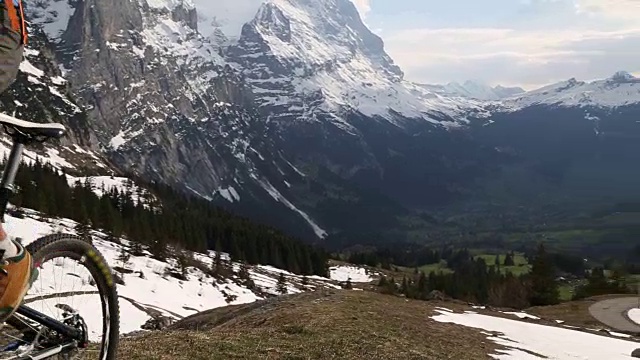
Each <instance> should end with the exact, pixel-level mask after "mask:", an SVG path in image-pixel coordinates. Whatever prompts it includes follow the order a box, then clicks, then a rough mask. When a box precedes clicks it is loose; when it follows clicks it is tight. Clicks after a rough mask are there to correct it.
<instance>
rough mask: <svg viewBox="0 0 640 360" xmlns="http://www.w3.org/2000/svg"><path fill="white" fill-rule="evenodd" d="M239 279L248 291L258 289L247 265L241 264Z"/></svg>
mask: <svg viewBox="0 0 640 360" xmlns="http://www.w3.org/2000/svg"><path fill="white" fill-rule="evenodd" d="M238 277H239V278H240V280H242V285H244V286H245V287H246V288H247V289H249V290H253V289H255V287H256V284H255V283H254V282H253V280H252V279H251V274H250V273H249V268H248V267H247V264H246V263H242V264H240V269H239V270H238Z"/></svg>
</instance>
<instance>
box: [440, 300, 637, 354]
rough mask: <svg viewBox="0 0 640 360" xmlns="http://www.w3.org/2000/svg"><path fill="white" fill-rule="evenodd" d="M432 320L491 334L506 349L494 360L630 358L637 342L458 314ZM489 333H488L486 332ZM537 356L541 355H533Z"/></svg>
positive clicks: (441, 313) (494, 340)
mask: <svg viewBox="0 0 640 360" xmlns="http://www.w3.org/2000/svg"><path fill="white" fill-rule="evenodd" d="M438 312H439V315H436V316H433V317H432V319H433V320H435V321H437V322H442V323H454V324H458V325H463V326H467V327H471V328H476V329H482V330H485V331H488V332H490V333H492V334H494V333H499V334H500V335H488V336H487V338H488V339H489V340H491V341H493V342H495V343H497V344H498V345H501V346H503V347H505V348H506V349H507V350H497V352H498V353H497V354H488V355H489V356H491V357H492V358H494V359H505V360H507V359H544V358H548V359H555V360H574V359H585V360H586V359H593V360H600V359H607V360H622V359H631V356H630V354H631V352H632V351H633V350H635V349H636V348H638V347H639V346H638V343H637V342H634V341H626V340H621V339H614V338H611V337H606V336H600V335H595V334H590V333H586V332H582V331H575V330H569V329H564V328H560V327H553V326H545V325H539V324H532V323H527V322H522V321H518V320H509V319H504V318H499V317H493V316H488V315H480V314H469V313H464V314H457V313H451V312H446V311H438ZM485 334H486V333H485ZM534 354H538V355H534Z"/></svg>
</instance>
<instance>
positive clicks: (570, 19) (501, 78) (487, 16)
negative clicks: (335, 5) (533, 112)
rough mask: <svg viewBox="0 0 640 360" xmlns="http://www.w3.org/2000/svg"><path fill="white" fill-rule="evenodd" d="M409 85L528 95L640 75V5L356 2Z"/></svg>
mask: <svg viewBox="0 0 640 360" xmlns="http://www.w3.org/2000/svg"><path fill="white" fill-rule="evenodd" d="M352 1H353V2H354V3H355V4H356V6H357V7H358V9H359V10H360V13H361V15H362V17H363V18H364V19H365V22H366V24H367V25H368V26H369V27H370V28H371V29H372V30H373V31H374V32H376V33H377V34H378V35H380V36H381V37H382V38H383V40H384V41H385V45H386V46H385V47H386V49H387V52H388V53H389V54H390V55H391V57H392V58H393V59H394V60H395V61H396V63H398V64H399V65H400V67H401V68H402V69H403V70H404V71H405V73H406V78H407V79H409V80H413V81H420V82H428V83H445V82H449V81H464V80H468V79H474V80H479V81H484V82H487V83H490V84H503V85H521V86H524V87H526V88H534V87H536V86H540V85H544V84H548V83H550V82H554V81H560V80H565V79H568V78H571V77H576V78H578V79H581V80H590V79H596V78H604V77H607V76H610V75H611V74H613V73H614V72H616V71H618V70H626V71H630V72H632V73H634V74H637V75H640V0H352Z"/></svg>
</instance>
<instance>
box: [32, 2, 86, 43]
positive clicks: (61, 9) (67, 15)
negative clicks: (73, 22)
mask: <svg viewBox="0 0 640 360" xmlns="http://www.w3.org/2000/svg"><path fill="white" fill-rule="evenodd" d="M71 2H72V1H70V0H42V1H38V2H34V4H33V6H29V7H27V11H28V18H29V22H30V23H33V24H37V25H40V26H42V29H43V30H44V32H45V33H46V34H47V35H48V36H49V38H50V39H51V40H53V41H57V40H59V38H60V36H61V35H62V33H63V32H64V31H65V30H66V29H67V26H68V24H69V19H71V16H73V13H74V12H75V8H74V7H73V6H72V5H71Z"/></svg>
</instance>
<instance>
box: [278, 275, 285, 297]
mask: <svg viewBox="0 0 640 360" xmlns="http://www.w3.org/2000/svg"><path fill="white" fill-rule="evenodd" d="M276 291H277V292H278V293H279V294H283V295H284V294H286V293H287V292H288V290H287V278H286V277H285V276H284V273H280V275H279V276H278V283H277V284H276Z"/></svg>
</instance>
